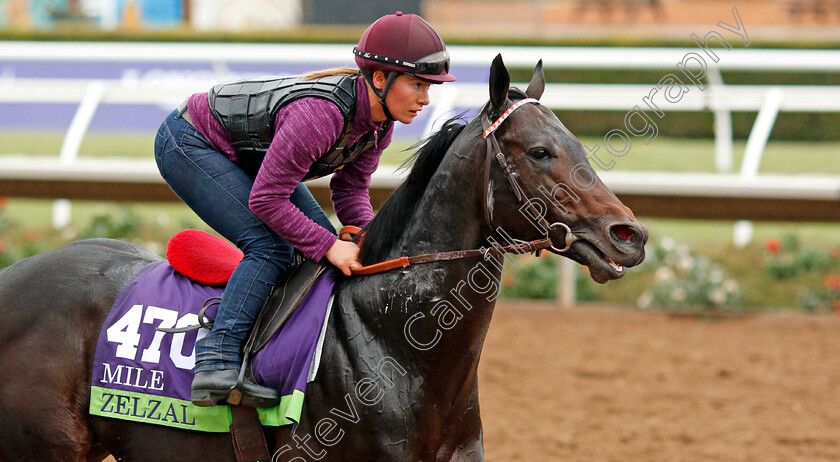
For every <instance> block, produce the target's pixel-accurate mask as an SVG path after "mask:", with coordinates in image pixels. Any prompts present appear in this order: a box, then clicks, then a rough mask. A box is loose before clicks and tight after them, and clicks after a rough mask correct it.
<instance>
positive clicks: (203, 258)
mask: <svg viewBox="0 0 840 462" xmlns="http://www.w3.org/2000/svg"><path fill="white" fill-rule="evenodd" d="M242 256H243V254H242V252H240V251H239V249H237V248H236V247H234V246H233V245H231V244H230V243H229V242H227V241H225V240H224V239H222V238H220V237H217V236H214V235H212V234H210V233H207V232H205V231H200V230H197V229H185V230H183V231H181V232H179V233H178V234H176V235H174V236H172V239H170V240H169V244H167V245H166V259H167V260H169V264H170V265H172V267H173V268H174V269H175V271H177V272H179V273H181V274H183V275H184V276H186V277H188V278H190V279H192V280H193V281H196V282H200V283H202V284H209V285H214V286H219V285H224V284H226V283H227V281H228V279H230V275H231V274H233V270H234V269H236V265H238V264H239V261H240V260H242Z"/></svg>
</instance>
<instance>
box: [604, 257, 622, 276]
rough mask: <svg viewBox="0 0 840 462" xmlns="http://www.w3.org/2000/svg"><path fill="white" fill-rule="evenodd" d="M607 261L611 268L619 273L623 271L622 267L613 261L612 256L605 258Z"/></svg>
mask: <svg viewBox="0 0 840 462" xmlns="http://www.w3.org/2000/svg"><path fill="white" fill-rule="evenodd" d="M607 263H609V264H610V266H612V267H613V269H614V270H616V271H618V272H619V273H620V272H622V271H624V267H623V266H621V265H619V264H618V263H616V262H614V261H613V259H612V258H607Z"/></svg>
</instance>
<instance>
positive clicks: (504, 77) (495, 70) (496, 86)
mask: <svg viewBox="0 0 840 462" xmlns="http://www.w3.org/2000/svg"><path fill="white" fill-rule="evenodd" d="M509 88H510V74H508V70H507V68H506V67H505V63H504V62H503V61H502V55H501V53H500V54H497V55H496V57H495V58H493V64H492V65H490V105H491V106H492V107H493V109H495V110H496V112H501V111H502V110H503V109H504V108H505V107H504V106H505V102H506V101H507V94H508V89H509Z"/></svg>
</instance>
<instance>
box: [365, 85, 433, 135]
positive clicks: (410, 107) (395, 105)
mask: <svg viewBox="0 0 840 462" xmlns="http://www.w3.org/2000/svg"><path fill="white" fill-rule="evenodd" d="M376 74H380V72H376ZM377 77H380V76H379V75H374V79H373V82H374V84H375V85H376V86H377V88H384V86H385V75H384V73H382V75H381V77H380V78H377ZM430 86H431V84H429V83H428V82H424V81H422V80H420V79H418V78H416V77H412V76H410V75H408V74H400V75H399V76H397V78H396V79H394V82H393V83H392V84H391V88H390V89H389V90H388V95H387V96H386V97H385V102H386V103H387V104H388V110H389V111H390V112H391V115H392V116H393V117H394V119H396V120H398V121H400V122H402V123H404V124H410V123H411V122H413V121H414V118H415V117H417V115H418V114H419V113H420V111H421V110H422V109H423V107H425V106H427V105H428V104H429V87H430ZM371 109H372V110H373V115H374V120H376V119H377V117H376V115H377V112H380V111H381V106H380V104H379V98H378V97H377V98H376V99H375V101H371ZM382 120H384V113H383V116H382Z"/></svg>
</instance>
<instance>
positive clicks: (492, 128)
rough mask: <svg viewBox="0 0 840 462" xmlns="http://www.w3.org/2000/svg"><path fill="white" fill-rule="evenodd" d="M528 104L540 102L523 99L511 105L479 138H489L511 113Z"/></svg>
mask: <svg viewBox="0 0 840 462" xmlns="http://www.w3.org/2000/svg"><path fill="white" fill-rule="evenodd" d="M528 103H534V104H540V101H539V100H538V99H536V98H525V99H520V100H519V101H517V102H515V103H513V104H511V105H510V107H509V108H507V110H506V111H505V112H503V113H502V115H500V116H499V118H498V119H496V121H495V122H493V123H492V124H490V126H489V127H487V129H486V130H484V133H482V134H481V136H483V137H485V138H487V137H488V136H490V135H491V134H492V133H493V132H495V131H496V129H497V128H499V125H501V124H502V122H504V121H505V119H507V118H508V117H510V115H511V114H512V113H513V111H515V110H516V109H517V108H519V107H520V106H522V105H523V104H528Z"/></svg>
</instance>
